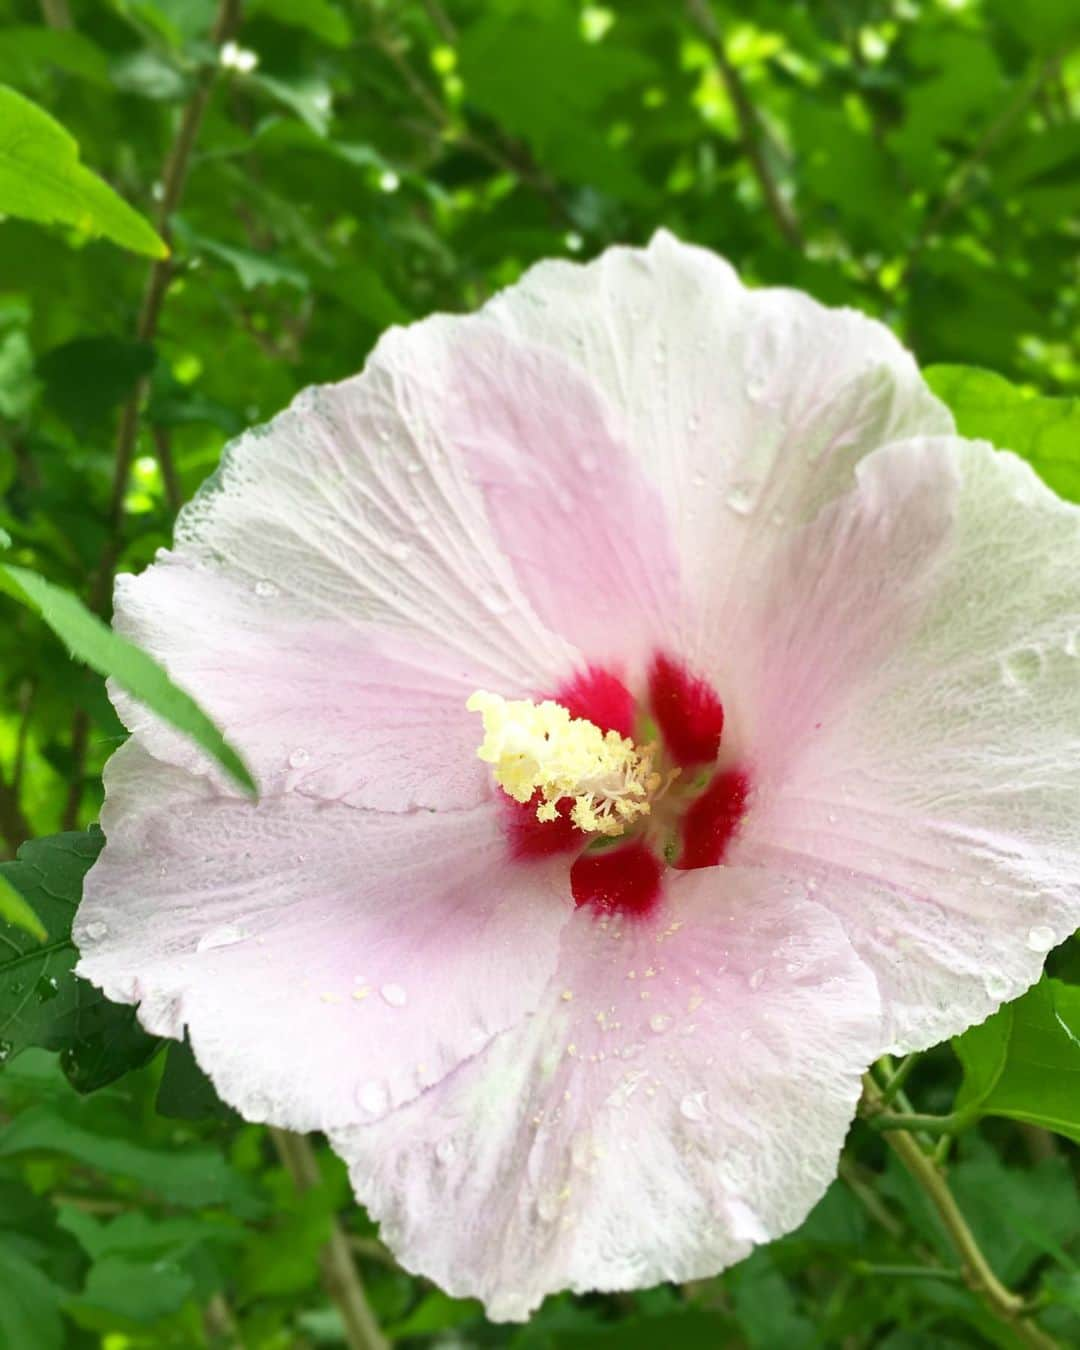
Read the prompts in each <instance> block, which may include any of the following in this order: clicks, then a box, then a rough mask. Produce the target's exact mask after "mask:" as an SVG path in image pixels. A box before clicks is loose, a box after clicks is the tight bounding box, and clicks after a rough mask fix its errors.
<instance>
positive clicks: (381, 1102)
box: [356, 1079, 390, 1116]
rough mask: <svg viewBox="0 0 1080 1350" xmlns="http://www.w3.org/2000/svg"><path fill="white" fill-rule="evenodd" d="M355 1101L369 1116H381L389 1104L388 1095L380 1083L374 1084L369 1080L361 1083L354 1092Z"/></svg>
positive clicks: (372, 1080) (373, 1081)
mask: <svg viewBox="0 0 1080 1350" xmlns="http://www.w3.org/2000/svg"><path fill="white" fill-rule="evenodd" d="M356 1100H357V1102H358V1103H359V1106H360V1109H361V1110H362V1111H367V1113H368V1114H369V1115H372V1116H377V1115H381V1114H382V1112H384V1111H385V1110H386V1108H387V1105H388V1103H389V1100H390V1098H389V1094H388V1093H387V1091H386V1088H385V1087H384V1086H383V1084H382V1083H376V1082H375V1080H374V1079H369V1080H368V1082H366V1083H361V1084H360V1086H359V1088H357V1090H356Z"/></svg>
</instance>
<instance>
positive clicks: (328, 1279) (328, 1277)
mask: <svg viewBox="0 0 1080 1350" xmlns="http://www.w3.org/2000/svg"><path fill="white" fill-rule="evenodd" d="M270 1138H271V1139H272V1140H273V1141H274V1147H275V1148H276V1149H277V1153H278V1157H279V1158H280V1159H281V1164H282V1166H283V1167H284V1168H285V1170H286V1171H287V1172H288V1174H289V1176H290V1177H292V1180H293V1185H294V1186H295V1187H296V1189H297V1191H311V1190H315V1189H317V1188H318V1187H319V1186H321V1185H322V1177H321V1176H320V1174H319V1165H318V1163H317V1162H316V1160H315V1152H314V1150H313V1149H312V1147H311V1142H310V1140H309V1139H308V1137H307V1136H306V1135H303V1134H293V1133H292V1132H291V1131H289V1130H279V1129H275V1128H274V1127H273V1126H271V1127H270ZM319 1259H320V1263H321V1265H322V1272H323V1285H324V1287H325V1289H326V1292H327V1294H329V1296H330V1297H331V1298H332V1299H333V1301H334V1302H335V1304H337V1308H338V1311H339V1312H340V1313H341V1319H342V1321H343V1322H344V1324H345V1341H346V1344H347V1345H348V1346H349V1350H388V1342H387V1340H386V1338H385V1336H383V1334H382V1332H381V1331H380V1329H379V1324H378V1322H377V1321H376V1320H375V1314H374V1313H373V1312H372V1311H371V1306H370V1304H369V1303H368V1301H367V1295H366V1294H365V1293H364V1286H363V1283H362V1281H361V1279H360V1274H359V1272H358V1271H357V1269H356V1266H355V1264H354V1262H353V1259H352V1252H351V1249H350V1245H349V1239H348V1237H346V1235H345V1233H344V1232H343V1231H342V1228H341V1225H340V1224H339V1223H338V1222H337V1220H336V1219H334V1218H331V1220H330V1237H329V1238H328V1239H327V1242H326V1246H325V1247H324V1248H323V1249H322V1252H321V1254H320V1258H319Z"/></svg>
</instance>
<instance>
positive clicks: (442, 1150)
mask: <svg viewBox="0 0 1080 1350" xmlns="http://www.w3.org/2000/svg"><path fill="white" fill-rule="evenodd" d="M456 1153H457V1144H455V1143H454V1141H453V1139H450V1138H447V1139H440V1140H439V1142H438V1143H437V1144H436V1145H435V1157H436V1159H437V1160H438V1161H439V1162H441V1163H442V1165H443V1166H444V1167H445V1166H446V1165H447V1164H448V1163H452V1162H453V1161H454V1156H455V1154H456Z"/></svg>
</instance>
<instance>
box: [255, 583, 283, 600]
mask: <svg viewBox="0 0 1080 1350" xmlns="http://www.w3.org/2000/svg"><path fill="white" fill-rule="evenodd" d="M254 590H255V594H256V595H257V596H258V597H259V599H260V600H273V598H274V596H275V595H277V594H278V588H277V587H276V586H275V585H274V583H273V582H272V581H267V580H266V579H265V578H263V579H262V580H261V581H257V582H256V583H255V587H254Z"/></svg>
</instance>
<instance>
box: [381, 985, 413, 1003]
mask: <svg viewBox="0 0 1080 1350" xmlns="http://www.w3.org/2000/svg"><path fill="white" fill-rule="evenodd" d="M379 993H380V994H382V996H383V998H384V999H385V1000H386V1002H387V1003H389V1004H390V1006H391V1008H403V1007H404V1006H405V1003H406V1000H407V998H408V995H407V994H406V993H405V990H404V989H402V987H401V985H400V984H384V985H383V986H382V988H381V989H380V990H379Z"/></svg>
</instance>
